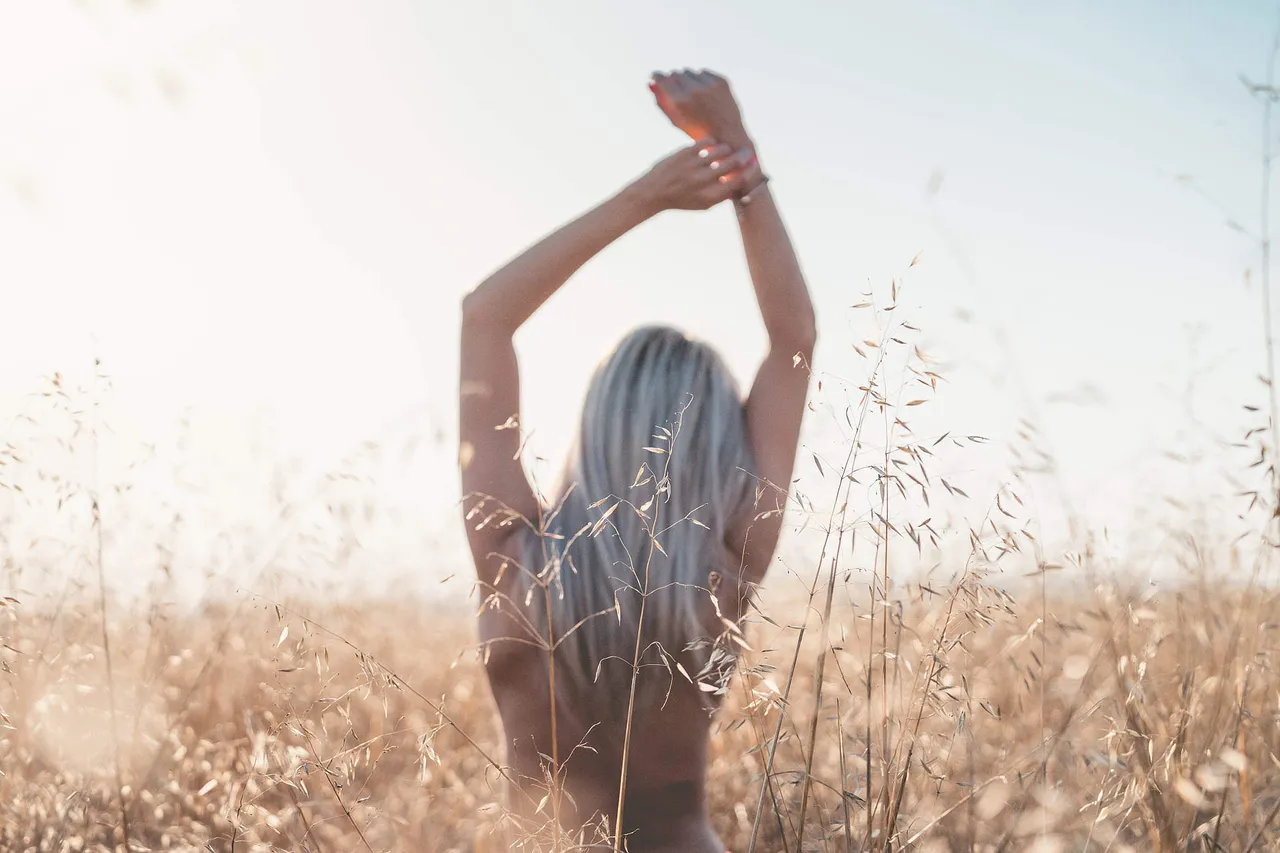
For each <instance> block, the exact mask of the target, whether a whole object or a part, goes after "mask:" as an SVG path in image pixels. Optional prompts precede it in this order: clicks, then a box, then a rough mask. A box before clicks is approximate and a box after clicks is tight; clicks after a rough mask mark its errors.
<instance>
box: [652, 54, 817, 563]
mask: <svg viewBox="0 0 1280 853" xmlns="http://www.w3.org/2000/svg"><path fill="white" fill-rule="evenodd" d="M651 88H652V90H653V92H654V96H655V97H656V99H657V101H658V105H659V107H661V108H662V110H663V112H664V113H666V115H667V117H668V118H669V119H671V122H672V123H673V124H675V125H676V127H679V128H680V129H682V130H684V131H685V132H686V133H714V134H715V135H716V137H717V138H719V139H722V140H725V141H726V142H728V143H730V144H731V145H732V146H733V147H734V148H735V149H736V150H737V151H738V152H739V154H738V158H739V161H740V162H744V163H746V164H748V165H747V166H746V168H744V170H743V171H742V173H741V175H740V181H741V184H742V188H743V192H742V194H741V197H740V198H739V200H738V201H737V203H736V207H737V209H738V224H739V230H740V231H741V233H742V246H743V249H744V251H745V252H746V256H747V268H748V270H749V271H750V273H751V283H752V286H753V287H754V288H755V293H756V303H757V304H758V305H759V307H760V316H761V318H762V319H763V320H764V326H765V330H766V331H767V333H768V336H769V351H768V353H767V354H766V355H765V358H764V362H763V363H762V364H761V365H760V368H759V370H758V371H757V373H756V378H755V381H754V382H753V383H752V385H751V391H750V393H749V394H748V396H747V402H746V419H747V430H748V433H749V435H750V439H751V447H752V450H753V452H754V454H755V457H756V466H757V470H756V472H755V474H756V476H757V477H759V478H760V479H761V481H762V482H761V486H762V487H763V494H764V498H763V500H762V503H761V505H760V506H758V507H757V508H756V513H755V514H754V515H752V516H750V517H747V518H743V519H739V520H738V521H737V522H736V523H735V524H734V525H733V526H732V527H731V528H730V530H729V531H728V534H727V540H728V542H727V544H728V545H729V547H730V548H731V549H732V550H733V551H734V552H735V553H738V554H741V555H742V557H741V558H742V561H743V576H744V580H747V581H751V582H758V581H759V580H760V579H761V578H762V577H763V576H764V573H765V570H766V569H767V568H768V566H769V562H770V561H771V560H772V558H773V552H774V550H775V548H776V547H777V544H778V535H779V533H780V532H781V530H782V514H781V512H780V510H781V509H782V508H783V506H784V505H785V501H786V496H787V490H788V487H789V485H790V480H791V475H792V470H793V469H794V467H795V459H796V445H797V443H798V441H799V438H800V423H801V420H802V419H803V415H804V409H805V397H806V395H807V393H808V387H809V370H810V364H811V362H812V358H813V347H814V343H815V342H816V339H817V330H816V324H815V322H814V314H813V304H812V302H811V301H810V299H809V291H808V288H807V287H806V286H805V281H804V275H803V274H802V273H801V271H800V262H799V260H798V259H797V258H796V253H795V249H794V248H793V247H792V245H791V238H790V236H789V235H788V234H787V229H786V226H785V225H784V224H783V221H782V215H781V214H780V213H779V211H778V206H777V203H776V202H775V200H774V198H773V194H772V193H771V192H770V191H769V187H768V183H767V179H766V178H765V176H764V173H763V172H762V171H761V167H760V161H759V158H758V157H756V155H755V146H754V143H753V142H752V140H751V137H750V136H749V134H748V133H747V130H746V126H745V124H744V123H743V121H742V114H741V111H740V110H739V108H738V104H737V102H736V101H735V100H734V97H733V93H732V92H731V91H730V89H729V84H728V82H727V81H726V80H724V79H723V78H722V77H719V76H718V75H715V74H712V73H709V72H706V71H703V72H691V71H683V72H680V73H676V74H671V75H656V76H655V78H654V81H653V84H652V86H651ZM797 356H798V358H797Z"/></svg>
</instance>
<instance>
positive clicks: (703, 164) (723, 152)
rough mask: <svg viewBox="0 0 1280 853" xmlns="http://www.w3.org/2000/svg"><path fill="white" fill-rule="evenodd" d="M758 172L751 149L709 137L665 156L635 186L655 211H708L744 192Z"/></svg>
mask: <svg viewBox="0 0 1280 853" xmlns="http://www.w3.org/2000/svg"><path fill="white" fill-rule="evenodd" d="M758 171H759V168H758V166H756V165H755V163H754V154H753V153H752V152H751V150H750V149H742V150H739V151H737V152H735V151H734V150H733V148H732V147H731V146H728V145H721V144H720V143H718V142H716V141H715V140H714V139H711V138H706V139H700V140H698V142H697V143H695V144H694V145H691V146H690V147H688V148H682V149H680V150H679V151H676V152H675V153H674V154H671V155H669V156H667V157H665V158H663V159H662V160H660V161H659V162H658V163H656V164H655V165H654V167H653V168H652V169H650V170H649V171H648V172H647V173H645V174H644V175H643V176H642V177H640V178H639V180H637V181H636V183H635V184H634V185H633V186H634V189H635V190H636V191H637V192H638V193H639V194H640V195H641V197H642V198H643V199H644V203H645V204H646V206H648V207H650V208H651V209H653V210H707V209H709V208H711V207H714V206H715V205H717V204H719V203H720V202H722V201H725V200H727V199H730V198H733V197H734V196H735V195H737V194H738V193H740V192H742V190H743V189H744V188H745V187H746V186H748V185H749V181H750V179H751V176H752V175H753V174H754V173H755V172H758Z"/></svg>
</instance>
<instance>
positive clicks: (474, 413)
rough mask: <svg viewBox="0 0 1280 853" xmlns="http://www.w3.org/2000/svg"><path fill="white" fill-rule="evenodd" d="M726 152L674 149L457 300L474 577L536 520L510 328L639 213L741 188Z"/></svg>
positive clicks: (490, 572)
mask: <svg viewBox="0 0 1280 853" xmlns="http://www.w3.org/2000/svg"><path fill="white" fill-rule="evenodd" d="M731 153H732V152H731V149H730V148H729V147H728V146H722V145H719V144H717V143H716V141H715V140H713V139H704V140H701V141H700V142H699V143H697V144H695V145H693V146H691V147H689V148H685V149H682V150H680V151H677V152H675V153H674V154H672V155H670V156H669V157H667V158H665V159H664V160H662V161H661V162H659V163H658V164H657V165H655V166H654V167H653V168H652V169H650V170H649V171H648V172H647V173H645V174H644V175H642V176H641V177H640V178H638V179H636V180H635V181H633V182H632V183H631V184H629V185H628V186H626V187H625V188H623V189H622V190H621V191H620V192H618V193H617V194H616V195H614V196H612V197H610V198H609V199H607V200H605V201H604V202H602V203H601V204H600V205H598V206H596V207H594V208H592V209H591V210H589V211H587V212H586V213H584V214H583V215H582V216H580V217H578V218H577V219H575V220H573V221H572V222H570V223H568V224H567V225H565V226H563V227H561V228H560V229H559V230H557V231H555V232H554V233H552V234H550V235H548V236H547V237H545V238H543V239H542V240H540V241H539V242H537V243H535V244H534V245H533V246H531V247H530V248H529V249H527V250H525V251H524V252H523V253H522V254H520V255H519V256H517V257H516V258H515V259H514V260H512V261H511V262H510V263H508V264H507V265H506V266H504V267H502V269H500V270H498V271H497V272H495V273H494V274H493V275H491V276H489V278H487V279H485V281H484V282H482V283H481V284H480V285H479V286H478V287H476V288H475V290H473V291H471V292H470V293H469V294H467V296H466V298H465V299H464V300H463V303H462V335H461V347H462V349H461V358H460V368H461V369H460V377H459V379H460V381H459V394H460V399H459V438H460V442H459V448H458V462H459V466H460V467H461V470H462V492H463V496H464V501H463V504H464V511H465V512H466V513H467V514H468V516H469V517H468V519H467V536H468V540H469V543H470V545H471V552H472V556H473V557H474V559H475V563H476V569H477V571H478V572H479V575H480V580H481V581H482V582H484V583H488V584H491V583H493V580H494V576H495V575H496V572H497V566H498V565H499V563H498V561H496V560H494V559H493V555H495V554H498V553H501V551H502V547H503V544H504V542H505V540H506V538H507V537H508V536H509V535H510V533H511V532H512V530H513V529H514V527H513V525H512V524H511V523H510V522H511V521H513V520H514V519H515V517H516V516H523V517H524V518H525V519H527V520H528V521H529V522H530V523H532V524H534V525H536V524H537V523H538V520H539V519H538V514H539V510H540V507H539V504H538V499H537V497H536V496H535V495H534V493H533V490H532V488H531V487H530V485H529V481H528V478H527V477H526V476H525V472H524V468H523V466H522V464H521V462H520V434H521V430H520V428H519V418H520V376H519V370H518V366H517V362H516V351H515V346H514V344H513V341H512V337H513V335H514V334H515V332H516V330H517V329H518V328H520V326H521V325H522V324H523V323H524V321H525V320H527V319H529V317H530V316H532V315H533V313H534V312H535V311H537V310H538V308H539V306H541V305H542V304H543V303H544V302H546V301H547V299H548V298H550V297H551V295H552V294H553V293H555V292H556V291H557V290H558V289H559V288H560V286H561V285H563V284H564V283H565V282H566V281H567V280H568V279H569V277H570V276H572V275H573V274H574V273H575V272H577V270H578V269H579V268H580V267H581V266H582V265H583V264H585V263H586V262H587V261H589V260H590V259H591V258H592V257H594V256H595V255H596V254H598V253H599V252H600V251H601V250H602V249H604V248H605V247H606V246H608V245H609V244H610V243H612V242H613V241H614V240H617V239H618V238H619V237H621V236H622V235H623V234H625V233H627V232H628V231H630V230H631V229H632V228H634V227H636V226H637V225H639V224H640V223H642V222H644V221H645V220H646V219H648V218H650V217H651V216H654V215H655V214H657V213H659V212H661V211H663V210H669V209H684V210H705V209H707V208H709V207H711V206H713V205H715V204H718V203H719V202H721V201H725V200H726V199H728V198H730V197H732V196H733V195H734V194H735V193H737V192H738V191H740V190H741V188H742V184H741V180H740V177H739V176H738V175H736V174H731V173H732V172H733V168H734V165H735V162H736V161H734V160H732V159H730V158H728V157H727V155H729V154H731ZM477 506H479V509H478V510H476V507H477ZM473 510H476V511H474V512H473ZM486 520H487V523H486ZM504 522H506V523H504Z"/></svg>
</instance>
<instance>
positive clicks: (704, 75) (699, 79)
mask: <svg viewBox="0 0 1280 853" xmlns="http://www.w3.org/2000/svg"><path fill="white" fill-rule="evenodd" d="M687 74H688V79H689V80H691V81H692V82H694V83H697V84H698V85H699V86H714V85H715V84H716V83H717V82H719V79H720V78H718V77H716V75H714V74H712V73H711V72H709V71H707V69H705V68H704V69H702V70H701V71H689V72H687Z"/></svg>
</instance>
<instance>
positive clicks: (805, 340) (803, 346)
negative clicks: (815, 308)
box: [788, 311, 818, 362]
mask: <svg viewBox="0 0 1280 853" xmlns="http://www.w3.org/2000/svg"><path fill="white" fill-rule="evenodd" d="M788 338H789V345H790V349H791V350H792V352H794V353H796V354H797V355H801V356H803V357H804V360H805V361H806V362H812V361H813V351H814V348H815V347H817V345H818V325H817V323H816V322H815V321H814V317H813V312H812V311H808V312H805V314H803V315H801V316H798V317H796V318H795V322H794V325H793V326H792V329H791V332H790V334H789V335H788Z"/></svg>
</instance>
